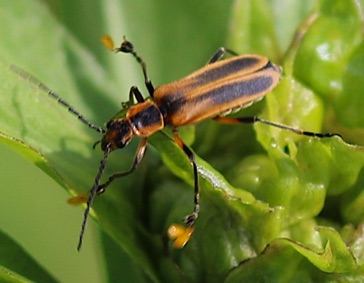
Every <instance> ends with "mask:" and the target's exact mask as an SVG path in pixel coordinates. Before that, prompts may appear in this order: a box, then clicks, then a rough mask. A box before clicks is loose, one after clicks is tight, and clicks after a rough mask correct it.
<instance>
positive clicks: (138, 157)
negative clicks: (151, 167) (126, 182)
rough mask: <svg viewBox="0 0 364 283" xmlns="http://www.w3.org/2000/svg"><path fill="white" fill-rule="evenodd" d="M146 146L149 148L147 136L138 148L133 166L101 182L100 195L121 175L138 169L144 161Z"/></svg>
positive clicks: (98, 192)
mask: <svg viewBox="0 0 364 283" xmlns="http://www.w3.org/2000/svg"><path fill="white" fill-rule="evenodd" d="M146 148H147V139H146V138H145V139H142V141H141V142H140V144H139V147H138V150H137V152H136V155H135V158H134V162H133V164H132V166H131V167H130V169H129V170H128V171H125V172H117V173H114V174H112V175H111V176H110V177H109V178H108V179H107V181H106V182H105V183H103V184H101V185H100V186H99V187H98V189H97V194H98V195H99V194H102V193H103V192H105V189H106V187H107V186H109V185H110V184H111V183H112V182H113V181H114V180H115V179H117V178H121V177H124V176H126V175H129V174H131V173H133V172H134V171H135V169H137V167H138V165H139V164H140V162H141V161H142V159H143V157H144V155H145V150H146Z"/></svg>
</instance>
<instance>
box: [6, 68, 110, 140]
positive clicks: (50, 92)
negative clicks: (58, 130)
mask: <svg viewBox="0 0 364 283" xmlns="http://www.w3.org/2000/svg"><path fill="white" fill-rule="evenodd" d="M9 69H10V71H12V72H14V73H16V74H17V75H19V76H20V77H22V78H23V79H24V80H26V81H29V82H30V83H32V84H34V85H36V86H37V87H38V88H39V89H40V90H41V91H43V92H45V93H47V94H48V96H49V97H51V98H52V99H54V100H56V101H57V102H58V103H59V104H61V105H63V106H64V107H65V108H67V110H68V112H70V113H71V114H73V115H75V116H76V117H77V118H78V119H79V120H80V121H81V122H82V123H84V124H86V126H87V127H89V128H91V129H93V130H95V131H96V132H98V133H101V134H104V133H105V130H104V129H103V128H101V127H99V126H97V125H95V124H93V123H91V122H90V121H88V120H87V119H86V118H85V117H84V116H83V115H81V114H80V113H79V112H78V111H77V110H76V109H75V108H73V107H72V106H71V105H69V104H68V102H66V101H65V100H63V99H62V98H61V97H60V96H59V95H58V94H57V93H55V92H54V91H53V90H52V89H50V88H49V87H48V86H46V85H45V84H44V83H42V82H41V81H40V80H38V79H37V78H36V77H34V76H33V75H31V74H29V73H28V72H27V71H25V70H23V69H22V68H20V67H18V66H15V65H11V66H10V67H9Z"/></svg>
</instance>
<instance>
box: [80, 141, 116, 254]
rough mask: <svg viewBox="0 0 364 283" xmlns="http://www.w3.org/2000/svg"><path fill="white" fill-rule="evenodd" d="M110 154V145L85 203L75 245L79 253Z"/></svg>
mask: <svg viewBox="0 0 364 283" xmlns="http://www.w3.org/2000/svg"><path fill="white" fill-rule="evenodd" d="M110 152H111V146H110V144H109V145H107V146H106V149H105V152H104V158H103V159H102V160H101V162H100V166H99V171H98V173H97V175H96V178H95V182H94V185H93V187H92V189H91V191H90V195H89V197H88V199H87V203H86V210H85V213H84V216H83V221H82V226H81V232H80V237H79V241H78V245H77V250H78V251H80V250H81V246H82V242H83V236H84V235H85V231H86V226H87V221H88V218H89V215H90V210H91V207H92V204H93V202H94V199H95V197H96V195H97V192H98V190H99V185H100V180H101V177H102V174H103V173H104V170H105V167H106V163H107V160H108V158H109V154H110Z"/></svg>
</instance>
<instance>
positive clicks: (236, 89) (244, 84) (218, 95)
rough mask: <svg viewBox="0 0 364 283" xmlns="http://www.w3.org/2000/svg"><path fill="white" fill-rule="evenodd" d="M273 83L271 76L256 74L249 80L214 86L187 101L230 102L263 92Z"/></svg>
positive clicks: (214, 103)
mask: <svg viewBox="0 0 364 283" xmlns="http://www.w3.org/2000/svg"><path fill="white" fill-rule="evenodd" d="M272 84H273V79H272V77H271V76H257V77H255V78H252V79H250V80H243V81H239V82H234V83H230V84H226V85H222V86H220V87H217V88H214V89H212V90H210V91H208V92H206V93H203V94H200V95H198V96H196V97H195V98H194V99H193V100H195V102H193V101H192V100H189V102H191V103H192V105H193V103H196V104H198V103H199V102H201V101H204V100H210V101H211V103H212V105H217V104H224V103H228V102H231V101H233V100H235V99H238V98H240V97H243V96H246V97H249V96H254V95H255V94H257V93H261V92H265V91H266V90H267V89H269V88H270V87H271V86H272Z"/></svg>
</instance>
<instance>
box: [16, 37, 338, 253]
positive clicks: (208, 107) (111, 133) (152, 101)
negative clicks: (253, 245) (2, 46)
mask: <svg viewBox="0 0 364 283" xmlns="http://www.w3.org/2000/svg"><path fill="white" fill-rule="evenodd" d="M101 41H102V42H103V43H104V45H105V46H107V47H108V48H109V49H110V50H112V51H115V52H122V53H130V54H131V55H132V56H133V57H134V58H135V59H136V61H137V62H138V63H139V64H140V65H141V68H142V71H143V76H144V82H145V85H146V88H147V90H148V92H149V95H150V97H149V98H148V99H144V98H143V95H142V94H141V92H140V91H139V89H138V88H137V87H136V86H132V87H131V88H130V91H129V101H128V102H127V103H124V104H123V109H122V110H121V111H120V112H118V113H117V114H116V115H115V116H114V117H113V118H112V119H111V120H110V121H109V122H108V123H107V124H106V129H103V128H102V127H99V126H96V125H94V124H93V123H91V122H89V121H88V120H87V119H86V118H84V116H83V115H81V114H80V113H79V112H78V111H76V110H75V109H74V108H73V107H71V106H70V105H69V104H68V103H67V102H66V101H64V100H63V99H62V98H60V97H59V96H58V95H57V94H56V93H55V92H54V91H52V90H51V89H50V88H48V87H47V86H46V85H44V84H43V83H42V82H40V81H39V80H37V79H36V78H34V77H33V76H32V75H30V74H28V73H27V72H25V71H24V70H22V69H20V68H18V67H15V66H12V67H11V69H12V70H13V71H15V72H16V73H18V74H19V75H21V76H23V77H25V78H26V79H28V80H29V81H31V82H32V83H35V84H37V85H38V86H39V88H40V89H42V90H43V91H44V92H46V93H48V95H49V96H51V97H52V98H53V99H55V100H57V101H58V102H59V103H60V104H61V105H63V106H64V107H66V108H67V109H68V111H69V112H71V113H72V114H73V115H75V116H76V117H77V118H78V119H79V120H80V121H81V122H82V123H84V124H86V125H87V126H88V127H89V128H91V129H93V130H95V131H97V132H98V133H101V134H102V135H103V136H102V138H101V140H100V141H98V142H96V143H95V144H94V147H95V146H96V145H97V144H98V143H100V147H101V149H102V151H103V152H104V155H103V158H102V160H101V163H100V166H99V169H98V173H97V175H96V177H95V181H94V184H93V187H92V189H91V190H90V192H89V195H88V196H87V195H85V194H80V195H79V196H76V197H74V198H71V199H70V200H69V203H72V204H79V203H84V202H86V209H85V212H84V219H83V222H82V227H81V232H80V236H79V242H78V246H77V249H78V250H80V248H81V246H82V242H83V237H84V233H85V229H86V225H87V221H88V217H89V213H90V209H91V206H92V204H93V202H94V199H95V197H96V195H99V194H101V193H103V192H104V191H105V189H106V188H107V186H108V185H110V183H111V182H113V181H114V180H115V179H117V178H121V177H123V176H126V175H129V174H131V173H132V172H133V171H135V169H136V168H137V167H138V165H139V164H140V162H141V161H142V159H143V157H144V154H145V151H146V147H147V140H148V137H150V136H151V135H153V134H154V133H156V132H158V131H161V130H163V129H164V128H165V127H166V126H170V127H172V130H173V139H174V141H175V142H176V144H177V145H178V146H179V147H180V148H181V149H182V151H183V152H184V153H185V154H186V156H187V158H188V159H189V161H190V163H191V165H192V168H193V174H194V208H193V211H192V213H191V214H189V215H187V216H186V217H185V218H184V222H185V224H186V226H181V225H177V224H172V225H171V226H170V228H169V229H168V234H169V237H170V238H171V239H172V240H174V244H173V247H174V248H182V247H183V246H184V245H185V244H186V243H187V242H188V241H189V239H190V237H191V235H192V233H193V231H194V229H193V227H192V226H193V224H194V222H195V220H196V219H197V217H198V214H199V210H200V188H199V181H198V171H197V165H196V162H195V156H194V153H193V152H192V150H191V149H190V148H189V147H188V146H187V145H186V144H185V143H184V142H183V140H182V139H181V138H180V137H179V135H178V131H177V128H178V127H181V126H184V125H189V124H194V123H198V122H200V121H202V120H205V119H208V118H212V119H214V120H216V121H218V122H221V123H227V124H237V123H255V122H260V123H264V124H267V125H270V126H274V127H277V128H281V129H284V130H288V131H292V132H295V133H297V134H302V135H307V136H315V137H320V138H322V137H331V136H333V135H335V134H321V133H313V132H307V131H303V130H300V129H296V128H292V127H289V126H286V125H282V124H278V123H274V122H271V121H268V120H264V119H261V118H259V117H256V116H253V117H240V118H231V117H225V115H226V114H228V113H229V112H231V111H232V110H236V109H239V108H242V107H247V106H249V105H251V104H252V103H253V102H256V101H258V100H260V99H262V98H263V97H264V96H265V95H266V94H267V93H268V92H269V91H271V90H272V89H273V88H274V87H275V86H276V85H277V84H278V83H279V81H280V78H281V71H282V70H281V68H280V67H279V66H277V65H275V64H273V63H272V62H270V61H269V60H268V59H267V58H266V57H263V56H260V55H237V54H236V53H234V52H232V51H231V50H228V49H225V48H220V49H218V50H217V52H216V53H215V54H214V55H213V56H212V57H211V59H210V60H209V61H208V63H207V65H206V66H204V67H202V68H200V69H199V70H197V71H195V72H193V73H191V74H190V75H188V76H186V77H184V78H182V79H180V80H177V81H174V82H172V83H168V84H164V85H161V86H159V87H157V88H154V86H153V84H152V82H151V80H150V79H149V77H148V75H147V68H146V64H145V62H144V61H143V60H142V58H141V57H140V56H139V55H138V54H137V53H136V51H135V50H134V47H133V45H132V43H131V42H129V41H127V40H126V39H125V37H124V40H123V42H122V44H121V45H120V47H117V48H115V47H114V43H113V41H112V39H111V37H109V36H104V37H103V38H102V39H101ZM226 52H228V53H230V54H232V55H234V56H233V57H231V58H228V59H224V60H220V59H221V58H222V57H223V56H224V54H225V53H226ZM134 98H135V99H136V101H137V102H136V103H134ZM125 113H126V115H125ZM134 136H135V137H139V138H141V142H140V144H139V147H138V149H137V152H136V155H135V159H134V161H133V163H132V165H131V167H130V169H129V170H128V171H126V172H117V173H114V174H113V175H111V176H110V177H109V178H108V179H107V180H106V182H104V183H102V184H100V181H101V178H102V175H103V172H104V169H105V167H106V164H107V161H108V158H109V155H110V153H111V152H112V151H114V150H117V149H121V148H124V147H125V146H126V145H128V143H129V142H130V141H131V139H132V138H133V137H134Z"/></svg>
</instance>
